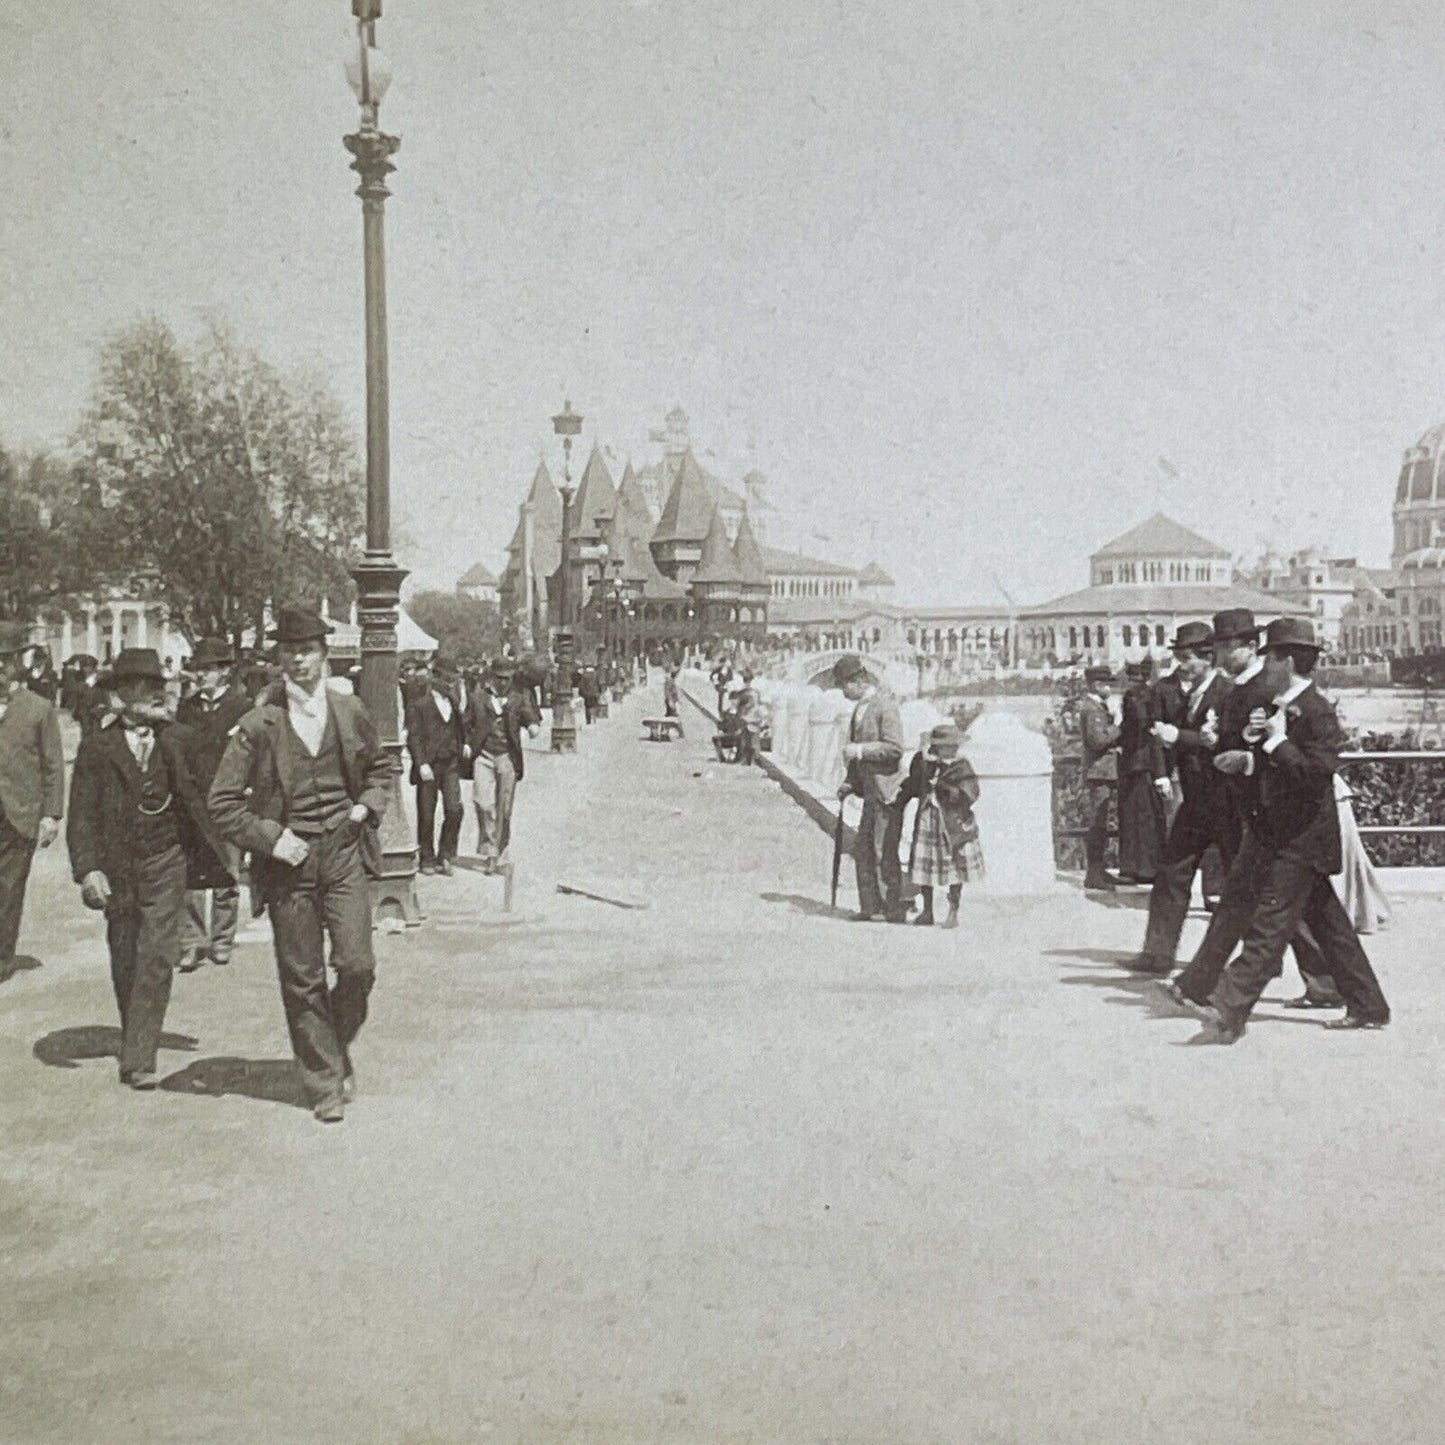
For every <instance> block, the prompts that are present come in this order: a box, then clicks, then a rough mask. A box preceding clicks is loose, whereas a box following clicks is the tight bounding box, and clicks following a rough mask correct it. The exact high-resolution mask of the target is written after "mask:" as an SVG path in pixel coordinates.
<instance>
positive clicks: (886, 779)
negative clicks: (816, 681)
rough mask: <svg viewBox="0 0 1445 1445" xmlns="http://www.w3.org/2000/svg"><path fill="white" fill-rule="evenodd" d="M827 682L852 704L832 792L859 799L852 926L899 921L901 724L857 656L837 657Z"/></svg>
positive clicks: (889, 698)
mask: <svg viewBox="0 0 1445 1445" xmlns="http://www.w3.org/2000/svg"><path fill="white" fill-rule="evenodd" d="M833 680H834V682H835V683H836V685H837V686H838V688H839V689H840V690H841V691H842V693H843V696H844V697H846V698H847V699H848V701H849V702H851V703H853V704H854V705H855V706H854V708H853V717H852V720H851V721H850V723H849V725H848V741H847V742H846V743H845V744H844V746H843V761H844V763H845V765H846V766H847V769H848V773H847V776H846V777H845V778H844V780H843V785H842V787H840V788H839V789H838V797H839V800H840V801H841V800H842V799H844V798H846V797H848V796H849V795H850V794H852V795H856V796H857V797H860V798H862V800H863V816H862V817H861V818H860V819H859V820H858V830H857V838H856V841H855V842H854V844H853V865H854V869H855V871H856V872H857V875H858V912H857V913H855V914H854V915H853V921H854V922H855V923H867V922H869V921H870V920H872V919H874V918H877V917H878V916H879V914H882V915H883V917H884V918H885V919H886V920H887V921H888V922H889V923H902V922H904V921H905V919H906V917H907V914H906V911H905V910H904V908H903V906H902V902H901V896H902V892H903V868H902V865H901V863H900V861H899V857H898V845H899V842H900V840H901V838H902V835H903V809H902V807H901V806H900V805H899V803H898V794H899V790H900V789H901V788H902V786H903V766H902V764H903V752H904V746H903V720H902V718H901V717H900V716H899V712H898V700H897V698H895V697H894V696H893V694H892V693H890V692H888V691H887V690H886V689H884V688H881V687H879V686H878V685H877V684H876V683H874V682H873V680H872V679H871V678H870V677H869V675H868V670H867V669H866V668H865V667H864V666H863V662H862V660H861V659H860V658H857V657H842V658H839V659H838V662H837V663H836V664H835V665H834V668H833Z"/></svg>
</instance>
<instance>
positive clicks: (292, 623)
mask: <svg viewBox="0 0 1445 1445" xmlns="http://www.w3.org/2000/svg"><path fill="white" fill-rule="evenodd" d="M332 631H333V628H332V626H331V624H330V623H329V622H328V621H327V620H326V619H325V618H324V617H323V616H322V615H321V614H320V613H319V612H312V611H310V610H309V609H308V608H305V607H283V608H281V609H280V611H278V612H277V613H276V625H275V627H273V628H272V629H271V630H270V632H268V633H267V634H266V636H267V637H268V638H269V639H270V640H271V641H272V642H281V643H286V644H289V645H292V646H294V645H295V644H297V643H300V642H319V641H320V640H321V639H322V638H323V637H330V636H331V633H332Z"/></svg>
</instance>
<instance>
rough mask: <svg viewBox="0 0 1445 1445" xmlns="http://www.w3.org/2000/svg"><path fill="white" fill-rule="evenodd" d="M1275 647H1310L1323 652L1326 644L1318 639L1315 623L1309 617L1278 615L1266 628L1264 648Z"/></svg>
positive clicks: (1267, 649) (1266, 649)
mask: <svg viewBox="0 0 1445 1445" xmlns="http://www.w3.org/2000/svg"><path fill="white" fill-rule="evenodd" d="M1273 647H1308V648H1311V649H1313V650H1314V651H1315V652H1323V651H1324V645H1323V644H1322V643H1320V642H1319V641H1317V640H1316V638H1315V629H1314V624H1313V623H1311V622H1310V620H1309V618H1308V617H1276V618H1275V619H1274V621H1273V622H1271V623H1270V624H1269V626H1268V627H1267V628H1266V629H1265V633H1264V650H1265V651H1266V652H1268V651H1269V650H1270V649H1271V648H1273Z"/></svg>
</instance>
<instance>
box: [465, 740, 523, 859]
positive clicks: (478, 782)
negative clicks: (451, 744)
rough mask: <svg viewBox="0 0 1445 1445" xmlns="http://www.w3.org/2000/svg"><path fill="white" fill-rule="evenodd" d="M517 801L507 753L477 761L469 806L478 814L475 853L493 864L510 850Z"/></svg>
mask: <svg viewBox="0 0 1445 1445" xmlns="http://www.w3.org/2000/svg"><path fill="white" fill-rule="evenodd" d="M516 801H517V769H516V767H515V766H514V765H513V763H512V759H511V757H510V756H509V755H508V754H507V753H502V754H501V756H500V757H492V756H491V755H490V754H487V753H483V754H482V755H481V756H480V757H479V758H477V760H476V772H475V775H474V778H473V782H472V804H473V806H474V807H475V808H476V810H477V833H478V835H479V842H478V848H477V851H478V852H479V853H481V855H482V856H483V857H484V858H489V859H491V860H492V861H493V862H495V861H496V860H497V859H498V858H500V857H501V856H502V854H503V853H505V852H506V851H507V849H508V848H509V847H510V846H511V842H512V808H513V806H514V805H515V804H516Z"/></svg>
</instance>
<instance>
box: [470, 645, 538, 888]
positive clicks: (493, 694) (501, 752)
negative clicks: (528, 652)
mask: <svg viewBox="0 0 1445 1445" xmlns="http://www.w3.org/2000/svg"><path fill="white" fill-rule="evenodd" d="M541 730H542V714H541V713H540V712H539V711H538V710H537V706H536V703H535V702H534V701H533V699H532V693H531V689H530V688H528V687H526V686H524V685H523V684H521V683H520V682H519V681H518V680H517V665H516V663H514V662H512V661H510V660H509V659H507V658H498V659H497V660H496V661H495V662H494V663H493V664H492V666H491V670H490V672H489V673H488V676H487V682H486V685H485V686H484V687H479V688H477V689H476V690H475V691H474V692H473V693H472V696H471V699H470V701H469V705H468V708H467V719H466V745H467V751H468V761H469V763H470V765H471V768H472V802H473V805H474V806H475V808H476V811H477V834H478V844H477V851H478V852H479V853H480V854H481V856H482V868H483V871H485V872H487V873H491V872H493V871H494V870H495V869H496V868H497V866H498V865H499V864H500V863H502V862H503V861H504V859H505V855H506V851H507V849H508V848H509V847H510V846H511V842H512V809H513V807H514V805H515V803H516V797H517V784H518V783H520V782H521V781H522V778H523V776H524V775H525V772H526V760H525V757H524V754H523V752H522V734H523V733H524V732H525V733H526V734H528V735H529V736H530V737H536V736H537V734H538V733H539V732H540V731H541Z"/></svg>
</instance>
